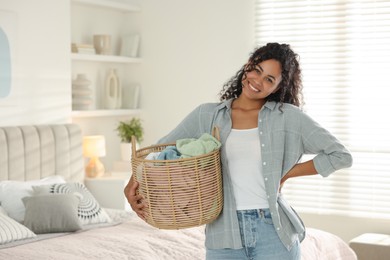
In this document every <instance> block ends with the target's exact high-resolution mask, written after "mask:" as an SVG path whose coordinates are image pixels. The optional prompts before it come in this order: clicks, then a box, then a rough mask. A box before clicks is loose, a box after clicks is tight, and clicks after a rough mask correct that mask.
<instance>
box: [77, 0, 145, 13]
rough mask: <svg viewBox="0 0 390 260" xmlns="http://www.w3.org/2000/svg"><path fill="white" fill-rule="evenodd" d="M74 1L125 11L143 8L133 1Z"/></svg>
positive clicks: (136, 10) (135, 10)
mask: <svg viewBox="0 0 390 260" xmlns="http://www.w3.org/2000/svg"><path fill="white" fill-rule="evenodd" d="M72 1H73V3H77V4H82V5H89V6H96V7H102V8H110V9H114V10H118V11H124V12H139V11H141V8H140V7H139V6H138V5H136V4H132V3H126V2H123V1H117V0H116V1H115V0H72Z"/></svg>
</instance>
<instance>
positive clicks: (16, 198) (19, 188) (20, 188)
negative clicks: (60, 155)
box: [0, 176, 65, 223]
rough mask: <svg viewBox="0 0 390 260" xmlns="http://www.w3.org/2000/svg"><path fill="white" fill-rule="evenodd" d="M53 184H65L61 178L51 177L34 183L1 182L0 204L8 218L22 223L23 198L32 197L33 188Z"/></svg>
mask: <svg viewBox="0 0 390 260" xmlns="http://www.w3.org/2000/svg"><path fill="white" fill-rule="evenodd" d="M53 183H65V180H64V178H63V177H61V176H50V177H46V178H43V179H40V180H34V181H2V182H0V204H1V206H2V207H3V208H4V209H5V211H6V212H7V213H8V216H9V217H11V218H13V219H15V220H16V221H18V222H20V223H22V222H23V220H24V210H25V208H24V205H23V202H22V198H24V197H28V196H31V195H32V192H33V190H32V187H33V186H38V185H47V184H53Z"/></svg>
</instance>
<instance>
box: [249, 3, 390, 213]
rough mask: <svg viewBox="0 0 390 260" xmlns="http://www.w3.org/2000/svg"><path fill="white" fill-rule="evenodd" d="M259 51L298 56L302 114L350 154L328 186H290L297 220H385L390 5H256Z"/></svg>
mask: <svg viewBox="0 0 390 260" xmlns="http://www.w3.org/2000/svg"><path fill="white" fill-rule="evenodd" d="M255 26H256V27H255V30H256V44H257V45H264V44H265V43H267V42H280V43H288V44H290V45H291V47H292V48H293V49H294V51H296V52H297V53H298V54H299V56H300V61H301V66H302V68H301V69H302V72H303V85H304V88H303V89H304V91H303V94H304V101H305V105H304V107H303V108H304V110H305V111H306V112H307V113H308V114H309V115H310V116H311V117H313V118H314V119H315V120H316V121H318V122H319V123H320V124H321V125H323V126H324V127H325V128H327V129H328V130H329V131H331V132H332V133H333V134H334V135H335V136H337V137H338V138H339V139H340V140H341V141H342V142H343V143H344V144H345V145H346V146H347V147H348V149H349V150H350V151H351V152H352V155H353V158H354V164H353V166H352V167H351V168H349V169H343V170H340V171H337V172H336V173H334V174H332V175H331V176H329V177H328V178H322V177H320V176H307V177H302V178H295V179H290V180H288V181H287V182H286V184H285V186H284V188H283V193H284V194H285V196H286V197H287V198H288V200H289V201H290V203H291V204H292V205H293V206H294V207H295V208H296V209H297V210H299V211H300V212H310V213H327V214H342V215H350V216H364V217H372V218H384V219H390V1H368V0H367V1H359V0H350V1H346V0H345V1H328V0H326V1H321V0H317V1H316V0H312V1H282V0H279V1H271V0H269V1H268V0H264V1H262V0H257V1H256V21H255Z"/></svg>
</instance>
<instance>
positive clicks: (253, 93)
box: [242, 59, 282, 99]
mask: <svg viewBox="0 0 390 260" xmlns="http://www.w3.org/2000/svg"><path fill="white" fill-rule="evenodd" d="M243 78H244V79H243V81H242V94H244V95H245V96H246V97H247V98H249V99H265V98H266V97H268V96H269V95H270V94H272V93H275V92H276V91H277V90H278V86H279V83H280V82H281V80H282V67H281V64H280V62H279V61H277V60H274V59H271V60H265V61H262V62H260V63H259V64H257V65H256V66H255V67H254V69H253V70H252V71H249V72H247V73H246V77H245V76H244V77H243Z"/></svg>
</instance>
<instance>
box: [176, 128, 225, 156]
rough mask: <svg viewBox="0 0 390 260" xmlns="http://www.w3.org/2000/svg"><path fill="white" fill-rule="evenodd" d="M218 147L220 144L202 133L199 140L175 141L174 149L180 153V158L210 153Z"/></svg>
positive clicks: (210, 136) (212, 137)
mask: <svg viewBox="0 0 390 260" xmlns="http://www.w3.org/2000/svg"><path fill="white" fill-rule="evenodd" d="M220 147H221V142H220V141H218V140H217V139H216V138H215V137H214V136H212V135H210V134H208V133H204V134H203V135H202V136H201V137H199V139H196V138H185V139H179V140H177V141H176V148H177V150H178V151H179V152H180V153H181V158H189V157H193V156H198V155H202V154H206V153H210V152H212V151H214V150H217V149H219V148H220Z"/></svg>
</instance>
